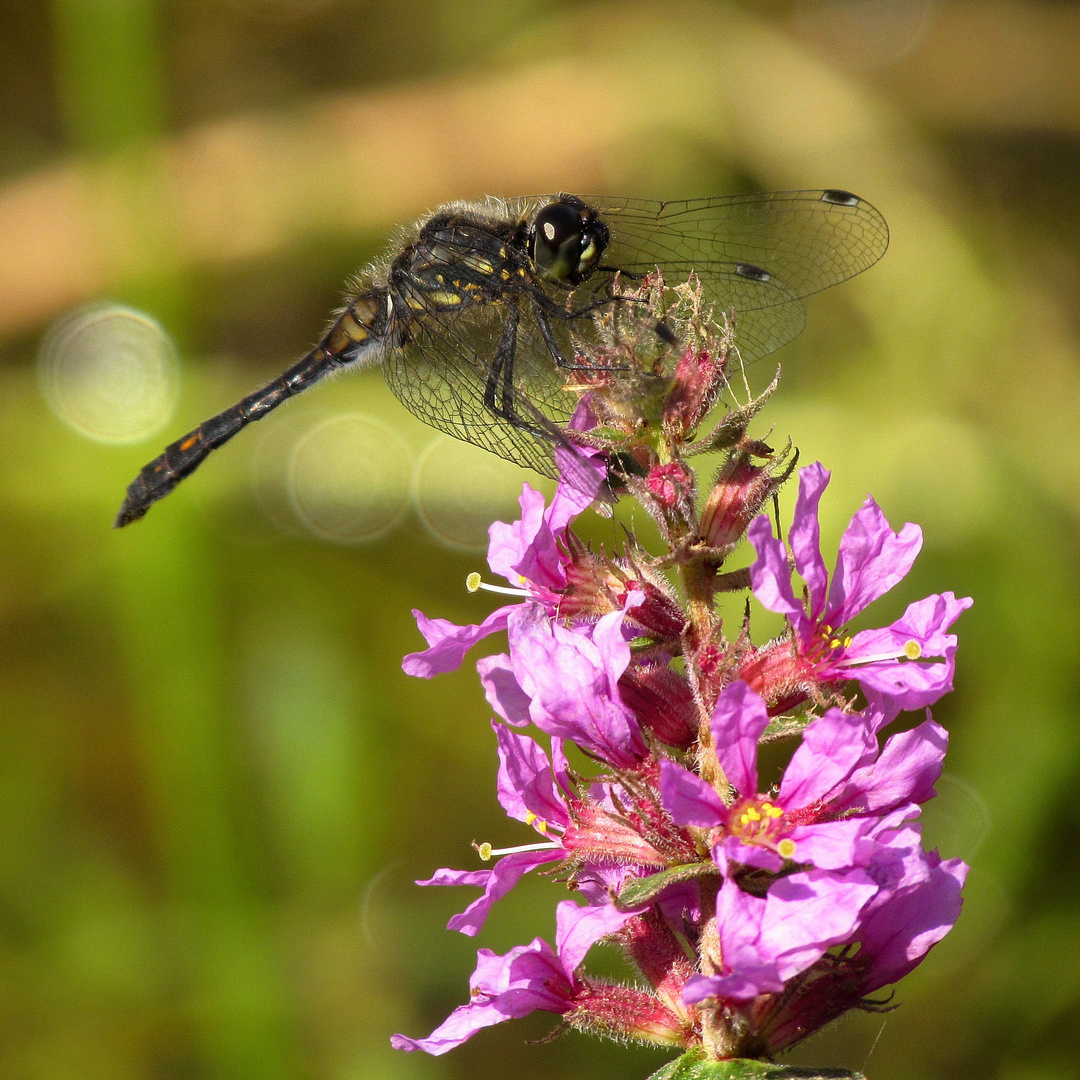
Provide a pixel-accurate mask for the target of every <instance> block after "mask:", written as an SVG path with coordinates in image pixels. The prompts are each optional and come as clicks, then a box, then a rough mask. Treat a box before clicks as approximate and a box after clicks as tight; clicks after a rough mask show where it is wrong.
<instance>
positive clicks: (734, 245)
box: [383, 191, 889, 476]
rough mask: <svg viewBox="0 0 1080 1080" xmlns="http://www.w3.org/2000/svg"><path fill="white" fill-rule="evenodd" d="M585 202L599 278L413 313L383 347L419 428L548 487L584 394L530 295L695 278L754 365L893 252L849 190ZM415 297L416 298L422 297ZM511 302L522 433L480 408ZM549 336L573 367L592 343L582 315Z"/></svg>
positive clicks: (581, 294) (533, 202)
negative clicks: (730, 319) (603, 228)
mask: <svg viewBox="0 0 1080 1080" xmlns="http://www.w3.org/2000/svg"><path fill="white" fill-rule="evenodd" d="M553 198H554V197H553V196H534V197H525V198H520V199H510V200H489V202H488V203H486V204H480V205H474V206H473V207H468V208H466V209H470V210H478V211H480V212H481V213H483V214H485V215H491V216H493V217H500V218H504V219H506V218H511V219H514V220H517V221H528V220H531V219H532V216H533V215H534V214H535V212H536V210H537V209H538V208H539V207H540V206H543V205H545V204H547V203H548V202H550V201H552V199H553ZM583 198H584V199H585V201H586V202H587V203H588V204H589V205H591V206H593V207H595V208H596V209H597V210H598V211H599V213H600V216H601V217H602V218H603V220H604V221H605V222H606V224H607V226H608V228H609V230H610V233H611V239H610V243H609V246H608V249H607V251H606V252H605V254H604V257H603V260H602V264H601V265H602V267H603V269H601V270H598V271H597V272H596V273H594V274H593V276H592V277H591V278H590V279H589V281H587V282H586V283H584V284H583V285H581V286H579V287H578V288H577V289H575V290H573V292H572V293H568V292H567V291H566V290H565V289H559V288H557V287H555V286H552V285H550V284H548V283H544V282H542V281H539V280H537V279H531V280H530V282H529V283H527V284H523V285H522V287H521V290H520V291H519V292H518V293H517V294H516V295H514V296H513V297H509V294H508V295H507V297H506V298H503V299H498V300H492V301H488V302H481V303H473V304H470V305H467V306H464V307H461V308H443V309H436V310H426V311H412V312H410V313H409V314H408V315H406V316H404V317H403V319H402V325H401V328H400V332H399V333H397V334H396V335H395V336H396V337H397V338H398V340H399V341H400V342H401V344H400V345H398V346H397V347H396V348H390V349H388V351H387V354H386V357H385V359H384V361H383V371H384V374H385V377H386V381H387V383H388V384H389V386H390V389H391V390H392V391H393V393H394V394H395V395H396V396H397V398H398V399H399V400H400V401H401V402H402V404H403V405H404V406H405V407H406V408H407V409H409V410H410V411H411V412H412V413H413V414H414V415H416V416H417V417H418V418H419V419H421V420H423V421H424V422H425V423H427V424H430V425H431V426H433V427H435V428H438V429H439V430H441V431H444V432H446V433H447V434H449V435H452V436H454V437H455V438H458V439H463V440H465V441H466V442H471V443H474V444H475V445H477V446H480V447H483V448H484V449H486V450H489V451H490V452H492V453H494V454H496V455H498V456H499V457H503V458H506V459H507V460H509V461H514V462H517V463H519V464H521V465H525V466H527V467H529V468H532V469H535V470H536V471H537V472H540V473H542V474H544V475H547V476H554V475H555V466H554V454H553V450H554V446H555V445H556V443H557V441H558V439H559V437H560V436H559V427H558V426H557V425H560V424H562V423H565V421H566V420H567V419H569V416H570V414H571V413H572V412H573V409H574V407H575V406H576V404H577V401H578V394H577V393H576V392H574V391H572V390H568V389H567V385H568V383H571V382H573V381H574V373H573V372H567V371H565V370H563V369H560V368H559V367H558V366H557V365H556V363H555V362H554V360H553V358H552V356H551V353H550V351H549V349H548V346H547V345H546V343H545V341H544V338H543V336H542V335H541V333H540V329H539V327H538V325H537V323H536V321H535V317H534V311H533V305H532V302H531V294H530V290H532V291H537V292H538V291H541V290H542V291H543V292H544V293H546V294H547V295H548V296H549V297H550V299H551V300H554V301H555V302H556V304H557V305H558V306H560V307H563V306H565V307H567V308H572V309H580V308H582V307H585V306H587V305H588V304H590V303H592V302H594V301H598V300H604V299H606V298H608V296H609V295H610V286H611V281H612V277H613V272H614V271H615V270H620V271H623V272H625V273H626V274H628V275H632V276H637V277H642V276H644V275H645V274H648V273H649V272H650V271H652V270H654V269H655V268H656V267H659V268H660V269H661V270H662V271H663V273H664V278H665V280H666V282H667V283H668V284H669V285H674V284H679V283H681V282H683V281H685V280H686V279H687V278H688V276H689V275H690V273H691V272H693V273H695V274H697V276H698V277H699V278H700V280H701V282H702V284H703V286H704V288H705V290H706V293H707V298H708V300H709V301H711V302H713V303H715V304H716V306H717V308H718V310H719V311H721V312H724V313H730V314H733V315H734V318H735V330H736V334H735V338H736V343H737V345H738V347H739V351H740V353H741V355H742V357H743V359H744V360H745V361H747V362H749V361H752V360H755V359H758V358H760V357H762V356H766V355H768V354H769V353H771V352H773V351H775V350H776V349H779V348H780V347H781V346H782V345H784V344H786V343H787V342H788V341H790V340H791V339H792V338H794V337H795V336H796V335H797V334H798V333H799V332H800V331H801V330H802V328H803V326H804V324H805V311H804V309H803V305H802V299H801V298H802V297H804V296H808V295H810V294H812V293H815V292H818V291H820V290H821V289H825V288H828V287H829V286H831V285H835V284H837V283H839V282H841V281H845V280H846V279H848V278H850V277H854V276H855V275H856V274H858V273H861V272H862V271H863V270H865V269H867V267H869V266H871V265H873V264H874V263H875V262H876V261H877V260H878V259H879V258H881V256H882V255H883V254H884V252H885V249H886V247H887V246H888V238H889V234H888V227H887V226H886V224H885V221H884V219H883V218H882V216H881V215H880V214H879V213H878V212H877V210H875V209H874V208H873V207H872V206H871V205H870V204H869V203H866V202H864V201H863V200H861V199H858V198H857V197H855V196H853V195H850V194H848V193H846V192H839V191H795V192H777V193H771V194H756V195H736V196H727V197H718V198H708V199H693V200H688V201H683V202H659V201H650V200H641V199H621V198H607V197H603V196H598V197H589V196H583ZM463 208H464V207H463ZM463 254H466V255H467V254H468V252H467V251H463ZM415 299H416V300H417V301H418V302H419V301H421V299H422V298H421V297H420V295H419V294H417V296H416V297H415ZM511 303H513V304H516V306H517V311H518V314H519V322H518V329H517V338H516V343H515V348H514V350H513V378H512V393H511V395H510V397H511V399H512V402H513V407H514V409H515V411H516V412H517V414H518V415H519V417H520V420H519V422H518V423H517V424H515V423H511V422H510V421H508V420H507V419H505V418H503V417H500V416H497V415H495V414H494V413H493V412H492V411H491V410H490V409H489V408H488V406H487V404H486V403H485V391H486V389H487V387H488V382H489V379H490V378H491V377H492V369H493V364H494V362H495V358H496V353H497V351H498V347H499V342H500V340H501V339H502V337H503V334H504V330H505V327H506V323H507V319H508V318H509V316H510V312H511V307H510V304H511ZM406 306H407V305H406ZM418 306H423V305H422V304H419V305H418ZM403 310H404V309H403ZM550 329H551V331H552V334H553V336H554V338H555V339H556V340H557V342H558V344H559V347H560V349H561V350H562V352H563V355H564V356H567V357H572V356H573V355H574V351H575V340H577V341H585V342H589V341H590V340H594V339H595V335H596V327H595V324H594V323H593V321H592V319H591V318H589V317H587V316H586V317H582V318H576V319H573V320H565V319H558V318H555V319H552V320H550Z"/></svg>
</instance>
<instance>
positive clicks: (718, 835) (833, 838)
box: [660, 681, 948, 872]
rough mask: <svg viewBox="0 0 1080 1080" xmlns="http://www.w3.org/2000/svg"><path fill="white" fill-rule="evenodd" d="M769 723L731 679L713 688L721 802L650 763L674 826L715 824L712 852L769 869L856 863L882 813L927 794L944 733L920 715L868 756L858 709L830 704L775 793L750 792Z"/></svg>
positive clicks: (870, 744)
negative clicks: (728, 798)
mask: <svg viewBox="0 0 1080 1080" xmlns="http://www.w3.org/2000/svg"><path fill="white" fill-rule="evenodd" d="M768 723H769V714H768V710H767V708H766V706H765V702H764V701H763V700H762V699H761V698H760V697H759V696H758V695H757V694H755V693H754V691H753V690H751V689H750V688H749V687H748V686H747V685H746V684H745V683H743V682H741V681H736V682H734V683H732V684H731V685H730V686H728V687H727V688H726V689H725V690H724V691H723V693H721V695H720V697H719V699H718V700H717V703H716V707H715V709H714V710H713V714H712V718H711V729H712V736H713V744H714V746H715V748H716V756H717V760H718V761H719V763H720V767H721V769H722V770H723V772H724V775H725V777H726V778H727V780H728V782H729V783H730V784H731V786H732V788H733V789H734V790H733V794H734V799H733V801H732V802H731V803H730V805H728V804H727V803H725V801H724V800H723V799H721V798H720V796H719V795H718V794H717V792H716V791H715V789H714V788H713V787H712V786H710V785H709V784H707V783H706V782H705V781H704V780H702V779H701V778H700V777H698V776H696V775H695V774H694V773H692V772H689V771H688V770H686V769H684V768H683V767H682V766H680V765H677V764H675V762H673V761H671V760H669V759H667V758H665V759H663V760H661V762H660V793H661V800H662V802H663V805H664V808H665V809H666V810H667V811H668V812H669V813H670V814H671V816H672V818H673V819H674V820H675V822H676V823H677V824H679V825H693V826H697V827H699V828H707V829H713V830H715V832H714V834H713V858H714V860H715V861H716V862H717V864H718V865H719V866H720V867H721V869H723V870H724V871H725V872H726V871H727V868H728V862H729V861H730V862H733V863H737V864H742V865H747V866H755V867H758V868H759V869H762V870H770V871H773V872H778V871H780V870H781V869H783V867H784V864H785V862H788V863H799V864H803V863H809V864H812V865H813V866H815V867H817V868H819V869H823V870H846V869H848V868H850V867H854V866H865V865H866V863H867V861H868V860H869V858H870V857H871V856H872V854H873V853H874V852H875V851H876V849H877V847H878V841H877V839H876V838H875V833H876V830H878V829H879V828H880V825H881V818H882V816H883V815H885V814H889V813H891V812H892V811H900V813H901V816H902V817H903V816H911V814H913V813H917V804H918V803H920V802H925V801H926V800H927V799H928V798H930V797H931V796H932V795H933V794H934V787H933V785H934V782H935V781H936V780H937V778H938V776H939V775H940V774H941V769H942V762H943V759H944V756H945V747H946V745H947V742H948V739H947V736H946V733H945V731H944V729H943V728H941V727H940V726H939V725H937V724H935V723H934V721H933V720H930V719H927V720H926V721H925V722H924V723H923V724H921V725H920V726H919V727H917V728H915V729H914V730H913V731H909V732H904V733H903V734H901V735H896V736H894V737H893V738H891V739H889V741H888V742H887V743H886V744H885V748H884V750H883V751H882V752H881V754H880V755H879V754H878V744H877V738H876V736H875V735H874V726H873V725H872V724H871V723H868V722H867V721H866V719H865V718H864V717H863V715H862V714H859V713H855V714H847V713H843V712H841V711H840V710H839V709H830V710H829V711H828V712H826V713H825V715H824V716H821V717H819V718H818V719H816V720H813V721H812V722H811V723H810V724H808V725H807V727H806V728H805V729H804V731H803V735H802V743H801V745H800V746H799V747H798V749H797V750H796V751H795V753H794V754H793V755H792V758H791V761H790V762H789V763H788V766H787V769H786V770H785V771H784V776H783V779H782V780H781V781H780V787H779V790H778V791H777V793H776V794H775V795H763V794H761V793H760V792H759V790H758V775H757V751H758V740H759V739H760V737H761V735H762V734H763V733H764V731H765V728H766V727H767V726H768Z"/></svg>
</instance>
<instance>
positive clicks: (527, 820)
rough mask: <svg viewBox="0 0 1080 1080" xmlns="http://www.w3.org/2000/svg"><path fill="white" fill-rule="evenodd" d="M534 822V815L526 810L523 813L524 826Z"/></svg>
mask: <svg viewBox="0 0 1080 1080" xmlns="http://www.w3.org/2000/svg"><path fill="white" fill-rule="evenodd" d="M534 821H536V815H535V814H534V813H533V812H532V811H531V810H526V811H525V824H526V825H531V824H532V823H533V822H534Z"/></svg>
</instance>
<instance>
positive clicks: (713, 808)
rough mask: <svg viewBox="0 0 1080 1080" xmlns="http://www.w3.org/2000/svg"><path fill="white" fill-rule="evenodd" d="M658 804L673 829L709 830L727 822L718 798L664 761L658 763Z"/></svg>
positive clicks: (695, 778)
mask: <svg viewBox="0 0 1080 1080" xmlns="http://www.w3.org/2000/svg"><path fill="white" fill-rule="evenodd" d="M660 802H661V804H662V805H663V807H664V809H665V810H666V811H667V812H668V813H669V814H670V815H671V816H672V818H673V819H674V820H675V823H676V824H677V825H696V826H698V827H699V828H702V829H709V828H712V827H713V826H715V825H720V824H722V823H723V822H724V821H726V820H727V807H725V806H724V803H723V800H722V799H721V798H720V796H719V795H717V794H716V792H715V791H714V790H713V789H712V788H711V787H710V786H709V785H708V784H706V783H705V781H704V780H702V779H701V778H700V777H699V776H695V775H694V774H693V773H692V772H690V771H689V770H687V769H684V768H683V767H682V766H681V765H676V764H675V762H674V761H672V760H671V759H670V758H664V757H662V758H661V759H660Z"/></svg>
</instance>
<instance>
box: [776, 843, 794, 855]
mask: <svg viewBox="0 0 1080 1080" xmlns="http://www.w3.org/2000/svg"><path fill="white" fill-rule="evenodd" d="M776 854H777V855H779V856H780V858H781V859H791V858H794V856H795V841H794V840H791V839H785V840H781V841H780V843H779V844H777V845H776Z"/></svg>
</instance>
